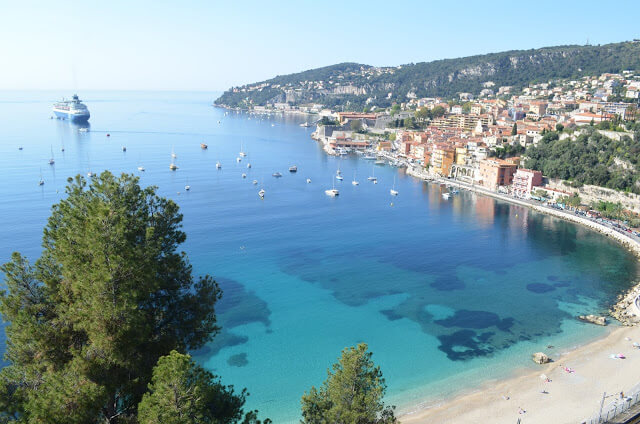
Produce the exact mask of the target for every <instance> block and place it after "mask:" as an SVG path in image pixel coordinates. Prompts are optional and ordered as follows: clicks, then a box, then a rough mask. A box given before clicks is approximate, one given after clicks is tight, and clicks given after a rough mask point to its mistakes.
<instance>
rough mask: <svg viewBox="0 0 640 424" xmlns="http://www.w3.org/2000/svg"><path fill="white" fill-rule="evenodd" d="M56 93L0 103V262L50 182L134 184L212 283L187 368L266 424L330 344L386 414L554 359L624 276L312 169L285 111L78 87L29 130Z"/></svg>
mask: <svg viewBox="0 0 640 424" xmlns="http://www.w3.org/2000/svg"><path fill="white" fill-rule="evenodd" d="M70 94H71V93H58V92H1V93H0V116H3V117H5V119H4V120H3V124H2V125H1V126H0V140H1V142H0V181H2V183H1V184H0V195H1V196H2V199H3V201H2V203H0V212H1V216H2V217H3V220H2V225H0V260H2V261H3V262H4V261H6V260H7V259H8V258H9V255H10V253H11V252H12V251H14V250H19V251H21V252H23V253H25V254H26V255H28V256H29V257H30V258H35V257H37V255H38V253H39V251H40V237H41V233H42V227H43V225H44V224H45V221H46V218H47V217H48V215H49V211H50V206H51V205H52V204H53V203H55V202H57V201H58V200H59V199H60V198H61V197H62V195H63V189H64V186H65V182H66V178H67V177H69V176H72V175H75V174H76V173H82V174H83V175H86V173H87V172H88V171H89V170H91V171H93V172H100V171H102V170H104V169H109V170H111V171H113V172H118V173H119V172H132V173H136V174H139V175H140V177H141V182H142V183H143V184H154V185H157V186H158V187H159V192H160V194H161V195H164V196H168V197H171V198H173V199H174V200H176V201H177V202H178V203H179V204H180V206H181V208H182V212H183V213H184V229H185V231H186V232H187V234H188V240H187V242H186V243H185V245H184V249H185V251H186V252H187V253H188V255H189V258H190V259H191V261H192V263H193V265H194V269H195V271H196V272H197V273H210V274H212V275H213V276H214V277H215V278H216V279H217V280H218V281H219V282H220V284H221V286H222V287H223V289H224V290H225V295H224V298H223V300H222V301H221V303H220V305H219V307H218V316H219V319H220V323H221V324H222V326H223V330H222V332H221V334H220V335H219V336H218V337H217V338H216V340H215V341H214V342H212V343H211V344H209V345H208V346H206V347H204V348H203V349H201V350H199V351H198V352H194V355H195V356H196V358H197V359H198V360H199V361H200V362H201V363H202V364H204V365H205V366H206V367H207V368H209V369H211V370H213V371H214V372H215V373H217V374H219V375H221V376H222V378H223V380H224V382H225V383H227V384H234V385H235V386H236V387H247V388H248V389H249V391H250V393H251V396H250V398H249V405H248V406H249V407H251V408H258V409H259V410H260V411H261V412H262V413H263V415H266V416H269V417H271V418H272V419H274V421H275V422H278V423H289V422H297V419H298V417H299V400H300V397H301V395H302V393H303V392H304V391H305V390H308V388H309V387H311V386H312V385H318V384H320V383H321V382H322V380H323V379H324V378H325V376H326V369H327V367H329V365H330V364H331V363H332V362H334V361H335V359H336V358H337V357H338V356H339V353H340V350H341V349H342V348H344V347H346V346H350V345H354V344H356V343H358V342H361V341H364V342H367V343H368V344H369V346H370V348H371V349H372V351H373V352H374V360H375V361H376V362H377V363H378V364H380V365H381V366H382V369H383V372H384V375H385V377H386V379H387V383H388V385H389V393H388V395H389V396H388V398H389V401H391V402H394V403H396V404H398V405H399V406H400V407H401V409H402V410H407V409H410V408H411V405H413V404H417V403H424V404H429V403H432V402H437V401H438V399H439V398H441V397H443V396H448V395H450V394H451V393H453V392H455V391H457V390H460V389H462V388H467V387H473V386H477V385H479V384H480V383H481V382H483V381H486V380H487V379H492V378H499V377H501V376H504V375H506V374H508V373H510V372H512V371H513V370H514V369H516V368H520V367H528V366H529V363H530V362H531V361H530V359H529V355H530V354H531V353H532V352H533V351H537V350H541V349H542V348H546V346H547V345H549V344H553V345H554V346H556V348H555V349H552V351H554V352H561V351H563V350H566V349H568V348H571V347H572V346H574V345H576V344H580V343H584V342H585V341H587V340H590V339H593V338H595V337H597V336H600V335H602V334H603V332H604V331H605V330H603V329H602V328H599V327H595V326H588V325H584V324H581V323H579V322H578V321H576V320H575V319H574V316H575V315H577V314H579V313H598V312H602V311H603V310H604V309H605V308H606V306H607V304H608V303H609V302H611V301H612V300H613V299H614V298H615V296H616V294H617V293H618V292H619V291H620V290H622V289H624V288H626V287H627V286H629V283H630V282H631V281H632V280H633V279H635V278H636V277H637V275H638V266H637V261H636V260H635V259H634V258H633V257H632V256H631V255H630V254H629V253H628V252H626V251H625V250H624V249H622V248H621V247H619V246H618V245H617V244H615V243H613V242H612V241H610V240H609V239H607V238H604V237H602V236H600V235H599V234H596V233H593V232H590V231H587V230H586V229H584V228H581V227H578V226H575V225H573V224H570V223H566V222H563V221H560V220H557V219H553V218H551V217H549V216H544V215H542V214H538V213H534V212H532V211H529V210H528V209H525V208H522V207H518V206H513V205H509V204H506V203H501V202H498V201H495V200H493V199H491V198H487V197H482V196H477V195H475V194H472V193H468V192H462V193H461V194H460V195H458V196H456V197H454V198H452V199H450V200H448V201H447V200H443V199H442V196H441V195H440V191H441V188H440V186H438V185H429V184H426V183H423V182H420V181H418V180H416V179H414V178H411V177H408V176H406V175H405V174H404V172H403V171H402V170H398V169H395V168H390V167H381V166H376V167H375V175H376V176H377V177H378V179H379V184H377V185H373V184H371V183H369V182H367V181H366V177H367V176H369V175H370V174H371V173H372V172H373V170H372V167H373V166H374V165H372V164H371V163H370V162H367V161H364V160H358V159H357V158H356V157H346V158H343V159H339V158H333V157H327V156H326V155H325V154H324V153H323V152H322V150H321V149H320V148H319V146H318V145H317V144H316V143H315V142H314V141H312V140H311V139H310V138H309V134H310V132H311V130H310V129H305V128H302V127H300V126H299V125H298V124H299V123H300V122H303V121H304V119H303V118H296V117H288V118H282V117H278V118H271V119H260V118H259V117H255V116H253V117H251V116H248V115H245V114H235V113H231V114H229V115H228V116H225V114H224V111H222V110H219V109H214V108H212V107H211V106H210V103H211V102H212V100H213V99H214V98H215V97H216V94H215V93H174V92H157V93H138V92H86V93H80V94H81V97H82V98H84V99H85V100H86V103H87V104H88V106H89V108H90V110H91V114H92V118H91V127H90V132H87V133H81V132H78V131H77V128H76V127H75V126H73V125H71V124H69V123H67V122H62V121H58V120H50V119H48V118H49V115H50V112H49V108H50V105H51V103H52V102H53V101H55V100H56V99H58V98H59V97H61V96H62V95H67V96H68V95H70ZM218 121H220V122H218ZM107 132H108V133H109V134H110V137H106V133H107ZM201 142H206V143H207V144H208V145H209V149H208V150H201V149H200V143H201ZM63 145H64V148H65V151H64V153H63V152H61V151H60V149H61V147H62V146H63ZM241 145H242V148H243V150H244V151H246V152H248V157H247V158H245V159H243V161H242V162H241V163H237V162H236V157H237V155H238V152H239V151H240V148H241ZM18 146H23V148H24V149H23V150H22V151H20V150H18ZM122 146H126V148H127V151H126V152H123V151H122ZM51 150H53V154H54V157H55V159H56V163H55V166H53V167H51V166H49V165H48V164H47V160H48V159H49V157H50V155H51ZM172 150H174V151H175V153H176V155H177V159H176V164H177V165H178V166H179V169H178V171H176V172H170V171H169V168H168V166H169V163H170V161H171V158H170V153H171V151H172ZM218 160H219V161H220V162H221V163H222V165H223V169H222V170H220V171H217V170H216V169H215V163H216V161H218ZM247 162H250V163H251V164H252V168H251V169H247V168H246V164H247ZM293 164H297V165H298V173H297V174H290V173H289V172H287V169H288V167H289V166H290V165H293ZM140 165H142V166H144V167H145V168H146V172H144V173H141V172H139V171H137V169H136V168H137V167H138V166H140ZM338 168H340V169H341V170H342V173H343V175H344V177H345V179H344V181H343V182H338V181H334V176H335V173H336V170H337V169H338ZM275 171H279V172H281V173H282V174H283V177H282V178H279V179H276V178H273V177H271V174H272V173H273V172H275ZM40 172H42V176H43V178H44V180H45V185H44V186H42V187H39V186H38V185H37V182H38V179H39V177H40ZM243 172H244V173H247V178H246V179H243V178H242V177H241V174H242V173H243ZM354 174H355V175H356V176H357V178H358V179H359V180H360V185H359V186H357V187H354V186H352V185H351V184H350V181H351V179H352V178H353V176H354ZM394 177H395V182H396V189H397V190H398V191H399V192H400V195H399V196H398V197H396V198H393V199H392V198H391V196H390V195H389V189H390V188H391V187H392V185H393V180H394ZM306 178H311V180H312V182H311V184H307V183H306V182H305V180H306ZM253 179H257V180H258V181H259V182H260V184H259V185H258V186H254V185H252V183H251V181H252V180H253ZM334 183H335V184H336V187H337V188H339V189H340V196H339V197H338V198H329V197H327V196H325V194H324V190H325V189H327V188H331V186H332V184H334ZM186 184H189V185H191V187H192V189H191V191H189V192H185V190H184V186H185V185H186ZM262 186H263V187H264V188H265V190H266V192H267V194H266V197H265V199H264V200H260V198H259V197H258V195H257V192H258V190H259V188H260V187H262ZM392 202H393V204H392ZM2 337H3V336H2Z"/></svg>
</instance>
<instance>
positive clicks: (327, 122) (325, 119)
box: [318, 116, 340, 125]
mask: <svg viewBox="0 0 640 424" xmlns="http://www.w3.org/2000/svg"><path fill="white" fill-rule="evenodd" d="M318 125H340V124H339V123H338V121H335V120H333V119H331V118H329V117H328V116H323V117H322V119H320V120H319V121H318Z"/></svg>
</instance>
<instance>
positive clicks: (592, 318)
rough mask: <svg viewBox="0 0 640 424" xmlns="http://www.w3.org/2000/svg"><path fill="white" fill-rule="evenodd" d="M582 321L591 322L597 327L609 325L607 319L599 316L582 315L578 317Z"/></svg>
mask: <svg viewBox="0 0 640 424" xmlns="http://www.w3.org/2000/svg"><path fill="white" fill-rule="evenodd" d="M578 319H579V320H580V321H584V322H590V323H591V324H596V325H607V319H606V318H605V317H601V316H598V315H580V316H579V317H578Z"/></svg>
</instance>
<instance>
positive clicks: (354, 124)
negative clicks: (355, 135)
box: [349, 119, 362, 132]
mask: <svg viewBox="0 0 640 424" xmlns="http://www.w3.org/2000/svg"><path fill="white" fill-rule="evenodd" d="M349 127H350V128H351V131H354V132H359V131H362V121H360V120H359V119H355V120H353V121H351V122H349Z"/></svg>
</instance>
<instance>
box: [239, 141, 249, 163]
mask: <svg viewBox="0 0 640 424" xmlns="http://www.w3.org/2000/svg"><path fill="white" fill-rule="evenodd" d="M238 154H239V155H240V157H245V156H247V154H246V153H245V152H244V150H242V141H241V142H240V153H238ZM238 162H240V161H238Z"/></svg>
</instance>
